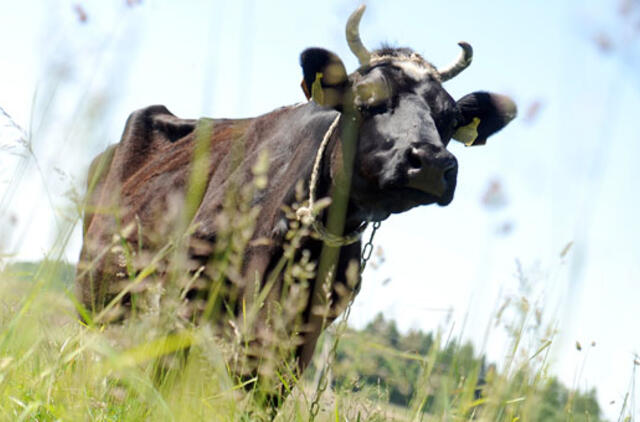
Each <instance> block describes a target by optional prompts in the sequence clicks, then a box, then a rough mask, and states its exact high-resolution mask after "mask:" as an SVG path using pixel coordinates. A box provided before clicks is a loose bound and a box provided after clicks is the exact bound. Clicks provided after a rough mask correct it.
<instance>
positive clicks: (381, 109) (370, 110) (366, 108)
mask: <svg viewBox="0 0 640 422" xmlns="http://www.w3.org/2000/svg"><path fill="white" fill-rule="evenodd" d="M388 108H389V105H388V101H385V102H382V103H379V104H374V105H368V104H366V105H359V106H358V110H360V112H361V113H366V114H382V113H386V112H387V109H388Z"/></svg>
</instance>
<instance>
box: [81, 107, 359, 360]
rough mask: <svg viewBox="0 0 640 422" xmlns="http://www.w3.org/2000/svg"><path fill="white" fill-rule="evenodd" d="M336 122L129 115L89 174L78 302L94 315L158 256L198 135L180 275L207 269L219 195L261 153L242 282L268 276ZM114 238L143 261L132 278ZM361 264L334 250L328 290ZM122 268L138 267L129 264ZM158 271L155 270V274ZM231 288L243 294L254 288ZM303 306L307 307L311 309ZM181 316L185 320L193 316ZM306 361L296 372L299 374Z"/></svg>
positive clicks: (175, 218) (283, 113)
mask: <svg viewBox="0 0 640 422" xmlns="http://www.w3.org/2000/svg"><path fill="white" fill-rule="evenodd" d="M336 115H337V112H335V111H333V110H327V109H324V108H322V107H319V106H318V105H316V104H315V103H313V102H309V103H306V104H299V105H293V106H289V107H282V108H280V109H277V110H275V111H273V112H271V113H268V114H265V115H263V116H259V117H256V118H253V119H239V120H227V119H220V120H214V119H201V120H199V121H195V120H185V119H179V118H177V117H175V116H174V115H173V114H171V113H170V112H169V111H168V110H167V109H166V108H165V107H163V106H151V107H148V108H146V109H142V110H139V111H136V112H134V113H133V114H132V115H131V116H130V118H129V120H128V121H127V125H126V127H125V130H124V134H123V137H122V140H121V142H120V143H119V144H117V145H115V146H112V147H110V148H109V149H108V150H107V151H105V152H104V153H103V154H101V155H100V156H98V157H97V158H96V159H95V160H94V163H93V164H92V170H91V171H90V182H91V178H92V177H93V178H95V180H94V183H95V186H94V189H93V192H92V193H91V195H90V196H89V201H88V203H89V211H87V213H86V215H85V242H84V245H83V249H82V253H81V257H80V263H81V265H80V268H79V273H80V274H81V275H80V277H78V280H77V287H78V295H79V297H80V299H81V302H82V303H83V304H84V306H86V307H87V308H88V309H90V310H92V311H93V312H94V313H97V312H99V311H100V310H101V309H102V308H103V307H104V306H105V304H107V303H109V302H110V301H111V300H112V299H113V298H114V297H115V296H116V295H117V294H118V293H120V292H121V291H122V290H123V288H125V286H126V285H127V284H129V283H130V282H131V278H132V275H134V276H135V274H136V273H138V272H139V271H140V270H141V269H142V268H141V267H142V266H144V265H149V263H150V262H151V261H152V258H153V255H154V254H156V253H158V252H159V251H160V250H161V249H162V248H163V247H164V246H166V244H167V242H168V241H169V240H170V235H171V234H172V233H171V231H172V230H173V229H174V228H175V227H176V225H178V224H179V220H180V218H181V213H180V212H179V211H180V208H179V207H181V206H182V205H183V203H184V200H185V195H186V190H187V186H188V182H189V180H190V179H189V177H190V171H191V168H192V167H191V163H192V159H193V151H194V147H195V145H196V143H197V137H198V136H199V131H198V130H197V128H198V127H200V128H205V129H203V130H202V132H201V133H203V135H202V136H207V137H209V139H210V141H209V142H210V146H211V150H210V155H209V157H210V159H209V174H208V176H207V182H206V189H205V191H204V194H203V196H202V201H201V202H200V205H199V206H198V207H197V211H196V212H195V215H194V216H193V218H192V219H191V220H190V221H189V225H190V226H191V227H192V228H193V229H194V230H195V232H194V233H193V234H191V236H190V238H189V239H190V240H188V241H187V245H186V247H185V249H186V253H187V258H188V261H187V264H186V265H187V268H186V270H187V271H190V272H192V273H195V272H196V271H197V270H198V268H200V267H201V266H206V265H207V261H208V260H209V259H210V258H211V255H212V254H213V247H214V243H215V240H216V233H217V232H218V231H219V230H220V227H219V226H218V225H219V224H220V223H219V222H218V221H216V218H217V217H219V215H220V211H221V209H222V208H223V201H224V198H225V194H226V193H227V192H228V189H229V187H230V186H232V185H233V186H234V189H235V188H236V187H237V186H243V185H246V184H249V183H251V182H252V178H253V174H252V172H251V167H252V166H253V165H254V164H255V162H256V159H257V157H258V156H259V154H260V152H261V151H267V153H268V156H269V157H270V159H269V170H268V174H267V177H268V184H267V186H266V187H265V188H264V189H261V190H259V191H257V192H256V193H255V195H254V197H253V200H252V205H253V206H257V207H259V214H258V216H257V222H258V224H257V225H256V229H255V231H254V233H253V236H252V239H254V240H257V242H254V243H256V244H249V245H248V246H247V249H246V259H245V262H244V265H243V277H244V278H245V279H246V280H248V279H249V278H251V275H253V274H260V275H261V277H262V276H263V275H266V274H269V271H270V270H271V269H272V268H273V267H274V265H275V264H276V263H277V261H278V260H279V259H280V258H281V256H282V244H283V242H284V235H285V234H286V231H287V224H288V222H287V220H286V218H285V215H284V212H283V210H282V206H283V205H288V204H291V203H293V202H294V200H295V187H296V183H297V182H298V181H308V180H309V178H310V174H311V170H312V164H313V158H314V156H315V153H316V151H317V149H318V145H319V144H320V142H321V140H322V138H323V135H324V134H325V132H326V131H327V128H328V127H329V126H330V125H331V123H332V121H333V120H334V119H335V117H336ZM337 136H338V134H337V133H336V135H335V137H336V138H337ZM334 144H335V140H331V142H330V145H334ZM234 146H235V147H236V148H238V151H241V153H242V156H243V158H242V159H241V160H240V161H239V162H238V163H234V160H236V159H237V157H236V158H234V153H233V151H232V150H233V149H234ZM334 153H335V150H334V148H330V149H329V151H327V154H334ZM236 166H237V167H236ZM328 172H329V169H328V167H327V165H326V164H325V165H324V166H323V167H322V168H321V174H323V175H325V176H326V177H323V178H321V180H323V181H322V183H321V185H320V186H319V189H318V194H319V196H320V197H322V196H324V195H325V194H326V192H327V188H328V186H327V181H328V180H329V177H328ZM132 225H133V226H132ZM355 225H357V222H356V221H351V222H348V226H355ZM127 227H129V229H127ZM131 227H133V228H131ZM114 234H121V235H123V236H124V237H123V239H122V240H125V241H126V243H127V244H128V246H129V248H130V250H131V251H133V253H134V254H136V253H138V254H139V252H138V251H140V250H142V255H143V256H146V257H147V260H146V261H142V262H141V264H140V265H138V266H137V267H136V268H135V269H134V270H133V272H134V274H131V271H130V268H128V264H127V256H126V254H125V253H124V251H123V250H122V248H120V247H119V246H118V245H119V244H120V239H119V240H118V241H117V242H114ZM141 234H142V236H141ZM265 239H268V241H264V240H265ZM174 240H175V239H174ZM260 240H262V241H260ZM114 246H115V248H114ZM321 248H322V243H321V242H320V241H318V240H316V239H313V238H311V237H309V238H306V239H305V241H304V243H303V245H302V247H301V249H306V250H308V251H310V253H311V256H312V258H313V260H315V259H316V258H317V257H318V256H319V254H320V251H321ZM359 254H360V242H355V243H353V244H351V245H348V246H345V247H343V248H342V251H341V254H340V260H339V262H338V264H337V269H338V270H337V272H336V283H335V284H334V286H336V285H339V284H343V285H344V284H346V283H345V281H346V276H345V274H344V273H345V270H346V267H347V265H348V263H349V262H350V261H353V262H355V263H356V264H357V265H359V260H358V259H359ZM130 260H131V261H132V262H138V261H137V260H136V259H135V257H134V258H132V259H130ZM166 265H167V264H166V263H164V264H160V267H161V268H164V267H165V266H166ZM134 266H135V265H134ZM165 276H166V274H163V272H162V270H158V271H156V272H155V274H154V276H152V277H149V280H150V281H148V282H147V281H143V282H142V283H141V284H142V286H144V285H149V284H151V283H152V281H151V280H153V282H157V281H158V279H161V280H162V279H163V277H165ZM202 278H204V275H202ZM162 281H163V282H164V280H162ZM236 287H237V288H239V289H245V288H248V287H252V286H248V287H247V286H236ZM209 289H210V286H209V285H206V284H205V285H203V284H202V283H196V284H195V285H194V286H193V288H192V289H190V291H188V292H187V294H186V296H187V297H189V298H196V297H197V299H194V300H199V301H206V297H207V293H208V290H209ZM134 290H135V291H137V292H140V291H143V290H144V288H143V287H136V289H134ZM280 290H281V286H279V285H276V286H274V288H273V291H274V292H280ZM238 294H240V295H241V294H242V293H238ZM341 299H343V298H341V297H340V294H339V293H338V292H336V291H334V292H333V294H332V300H331V304H332V309H331V311H330V312H329V314H328V315H327V318H328V322H330V321H331V320H333V319H334V318H335V316H336V315H338V314H339V313H340V312H341V310H342V309H343V307H344V305H345V301H344V300H341ZM308 303H309V306H311V302H308ZM123 304H124V307H121V308H120V309H119V311H121V312H123V311H124V312H126V311H128V309H127V307H130V306H131V303H130V295H127V296H125V297H124V298H123ZM196 307H197V306H196ZM309 312H310V310H309V309H305V310H304V311H303V312H302V314H303V315H308V314H309ZM117 316H120V315H117ZM186 316H187V317H192V316H193V310H190V311H189V313H188V315H186ZM320 328H321V327H319V326H318V327H313V328H312V327H306V330H307V331H308V333H309V337H308V338H309V340H310V341H313V342H314V344H315V340H316V339H317V336H318V335H319V332H320ZM309 357H310V356H308V357H307V358H306V359H305V360H304V362H302V361H301V362H299V364H300V365H301V366H302V367H304V366H306V364H307V363H308V358H309Z"/></svg>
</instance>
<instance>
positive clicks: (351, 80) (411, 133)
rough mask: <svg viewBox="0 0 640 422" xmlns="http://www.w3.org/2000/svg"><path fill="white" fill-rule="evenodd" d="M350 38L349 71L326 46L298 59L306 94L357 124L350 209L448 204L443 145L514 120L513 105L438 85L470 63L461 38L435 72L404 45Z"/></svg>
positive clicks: (450, 172)
mask: <svg viewBox="0 0 640 422" xmlns="http://www.w3.org/2000/svg"><path fill="white" fill-rule="evenodd" d="M359 11H360V15H359V16H358V15H357V13H358V11H356V13H354V15H355V20H356V22H355V24H356V31H357V23H358V22H359V19H360V16H361V14H362V11H363V9H359ZM354 15H352V18H351V19H350V24H351V25H353V22H352V21H353V20H354ZM351 29H352V30H353V28H351ZM347 33H348V34H349V24H348V25H347ZM349 41H350V47H351V49H352V50H353V51H354V53H356V55H358V57H359V59H360V62H361V66H360V68H359V69H358V70H356V71H355V72H353V73H352V74H351V75H347V73H346V70H345V67H344V65H343V63H342V61H341V60H340V58H339V57H338V56H336V55H335V54H334V53H331V52H330V51H327V50H325V49H320V48H310V49H307V50H305V51H304V52H303V53H302V55H301V58H300V61H301V65H302V68H303V73H304V81H303V89H304V91H305V93H306V94H307V96H308V97H312V98H313V100H314V101H316V102H318V103H320V104H322V105H325V106H327V107H334V108H335V109H337V110H339V111H344V112H345V113H353V114H355V115H357V118H358V121H359V122H360V128H359V131H358V140H357V142H358V145H357V153H356V157H355V162H354V173H353V180H352V194H351V202H352V204H353V206H354V207H355V210H354V211H355V212H357V213H358V217H359V218H360V219H367V220H382V219H384V218H386V217H388V216H389V214H391V213H398V212H403V211H406V210H408V209H410V208H412V207H415V206H417V205H426V204H432V203H438V204H439V205H447V204H449V203H450V202H451V200H452V199H453V194H454V191H455V186H456V175H457V171H458V164H457V160H456V158H455V157H454V156H453V154H452V153H451V152H449V151H448V150H447V149H446V148H447V145H448V144H449V141H450V140H451V139H452V138H453V139H456V140H459V141H461V142H464V143H465V144H467V145H482V144H484V143H485V142H486V139H487V137H488V136H490V135H491V134H493V133H495V132H496V131H498V130H500V129H501V128H502V127H504V126H505V125H506V124H507V123H508V122H509V121H510V120H511V119H513V118H514V117H515V114H516V107H515V104H514V103H513V101H511V100H510V99H509V98H508V97H505V96H501V95H496V94H490V93H486V92H475V93H472V94H469V95H466V96H464V97H463V98H461V99H460V100H459V101H455V100H454V99H453V98H452V97H451V96H450V95H449V94H448V93H447V91H445V89H444V88H443V87H442V82H443V81H444V80H446V79H449V78H451V77H453V76H455V75H456V74H457V73H459V72H460V71H461V70H462V69H464V68H465V67H466V66H467V65H468V64H469V63H470V61H471V54H472V52H471V47H470V46H469V45H468V44H466V43H461V47H462V48H463V54H462V55H461V57H460V58H459V59H458V61H457V62H456V63H454V64H453V65H452V66H449V67H447V68H446V69H445V70H444V71H442V70H438V69H436V68H435V67H434V66H432V65H431V64H430V63H428V62H427V61H425V60H424V59H423V58H422V57H420V56H419V55H418V54H416V53H415V52H413V51H412V50H410V49H406V48H400V49H394V48H383V49H381V50H377V51H374V52H372V53H369V52H368V51H367V50H366V49H364V47H363V46H362V44H361V43H360V42H359V36H358V35H357V32H356V36H355V41H353V40H349ZM352 42H355V43H356V44H357V45H355V46H354V45H351V43H352ZM358 43H359V44H358ZM363 49H364V51H363Z"/></svg>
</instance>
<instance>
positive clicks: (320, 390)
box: [309, 221, 382, 422]
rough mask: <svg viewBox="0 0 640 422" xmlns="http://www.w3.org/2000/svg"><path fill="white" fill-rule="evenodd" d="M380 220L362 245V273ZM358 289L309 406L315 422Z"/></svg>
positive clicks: (340, 325) (337, 330)
mask: <svg viewBox="0 0 640 422" xmlns="http://www.w3.org/2000/svg"><path fill="white" fill-rule="evenodd" d="M380 224H382V223H381V222H380V221H376V222H375V223H373V227H372V230H371V236H369V240H368V241H367V243H365V245H364V246H363V247H362V252H361V254H360V274H361V275H362V273H363V272H364V269H365V267H366V266H367V262H369V259H370V258H371V255H372V253H373V238H374V236H375V235H376V231H378V229H379V228H380ZM355 293H356V291H355V290H354V291H352V292H351V295H350V297H349V301H348V302H347V308H346V309H345V311H344V314H342V319H341V320H340V323H339V324H338V326H337V327H336V329H335V338H334V339H333V344H332V345H331V350H330V351H329V354H328V356H327V360H326V362H325V365H324V368H322V369H321V371H322V372H320V379H319V380H318V386H317V388H316V392H315V394H314V397H313V401H312V402H311V406H310V407H309V421H310V422H313V421H314V420H315V418H316V416H318V412H319V411H320V398H321V397H322V394H324V392H325V390H326V389H327V387H328V384H329V377H328V376H327V374H328V372H329V370H330V369H331V367H332V366H333V362H334V361H335V359H336V355H337V352H338V344H339V343H340V338H342V334H344V331H345V330H346V329H347V321H348V320H349V315H351V304H352V303H353V299H354V296H355Z"/></svg>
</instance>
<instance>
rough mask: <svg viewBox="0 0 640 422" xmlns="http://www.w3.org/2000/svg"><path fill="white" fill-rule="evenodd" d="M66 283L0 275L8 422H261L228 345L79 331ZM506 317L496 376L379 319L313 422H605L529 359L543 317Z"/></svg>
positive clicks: (543, 357) (462, 354) (38, 269)
mask: <svg viewBox="0 0 640 422" xmlns="http://www.w3.org/2000/svg"><path fill="white" fill-rule="evenodd" d="M70 269H71V267H70V266H69V264H66V263H64V262H55V261H47V262H43V263H41V264H26V265H19V266H15V265H14V266H11V265H10V266H7V267H6V268H5V270H4V271H3V272H2V273H0V297H1V298H2V299H1V300H0V420H7V421H15V420H38V421H40V420H43V421H55V420H69V421H76V420H96V421H103V420H104V421H116V420H117V421H139V420H167V421H191V420H194V421H197V420H221V421H236V420H260V419H266V418H267V415H266V412H265V410H264V409H263V407H262V406H260V405H259V400H257V397H259V394H260V391H259V386H258V387H256V388H254V389H253V390H252V389H251V388H245V387H246V386H243V385H242V383H240V382H238V381H237V380H234V378H233V377H232V376H231V375H230V374H229V371H228V368H227V363H226V362H227V361H226V359H227V358H226V356H227V354H226V352H227V349H228V348H229V345H228V344H224V342H223V341H222V340H220V339H219V338H218V337H217V336H215V335H214V334H213V330H211V329H210V328H209V327H208V326H207V325H206V324H203V325H200V326H195V327H188V328H184V329H182V330H179V331H176V330H167V326H166V321H165V320H164V319H163V318H162V317H158V316H153V317H151V316H148V315H140V316H138V317H136V318H132V319H131V320H128V321H126V322H124V323H122V324H112V325H106V326H100V325H96V326H92V327H88V326H85V325H84V324H82V323H81V322H80V320H79V318H78V316H77V312H76V307H75V305H74V299H73V295H72V293H70V292H69V290H68V288H69V287H70V285H69V284H68V282H69V280H68V277H69V274H70ZM61 277H65V278H66V280H64V279H61ZM509 303H510V305H508V307H507V308H508V309H511V310H512V311H513V312H512V313H511V315H512V317H511V318H510V319H509V320H508V321H507V320H505V321H503V322H502V323H503V324H505V325H508V326H509V327H510V328H511V330H512V331H511V333H512V336H511V342H512V344H511V348H512V352H513V353H512V355H511V357H510V358H507V359H506V360H505V361H504V362H500V364H499V365H498V368H500V369H499V370H495V369H494V367H493V366H491V365H487V364H485V362H484V359H483V358H482V357H480V356H477V355H476V354H475V353H474V351H473V347H471V346H470V345H469V344H463V343H459V342H457V341H455V340H449V341H448V342H446V341H445V340H444V338H443V336H442V335H440V334H437V333H436V334H424V333H419V332H413V333H407V334H402V333H399V332H398V331H397V330H396V329H395V325H394V324H393V323H392V322H390V321H385V320H384V318H382V317H378V319H376V320H375V321H373V322H372V323H371V324H369V326H368V327H367V328H365V329H364V330H361V331H356V330H353V329H348V330H346V331H345V332H344V333H342V334H341V338H340V339H339V340H340V343H339V344H340V347H339V348H338V351H337V356H336V359H335V360H333V364H332V365H331V367H330V368H329V372H330V379H331V380H332V381H331V382H330V383H329V388H328V389H327V391H326V392H325V393H324V394H323V395H321V399H320V412H319V415H318V418H317V420H321V421H335V420H340V421H344V420H349V421H356V420H361V421H365V420H366V421H372V420H374V421H375V420H378V421H384V420H399V421H418V420H422V421H436V420H438V421H440V420H472V419H473V420H481V421H598V420H600V418H599V409H598V406H597V403H596V401H595V397H594V392H587V393H580V392H574V391H570V390H569V389H567V388H566V387H563V386H562V385H561V384H560V383H558V382H557V380H555V379H554V378H553V377H552V376H550V375H549V374H548V366H547V356H548V353H549V350H550V346H551V343H550V341H546V342H542V343H540V347H539V348H538V349H537V350H526V349H525V348H524V347H523V346H522V345H523V344H525V343H528V341H529V340H530V339H527V338H525V336H527V335H530V333H533V336H538V335H539V334H540V333H541V332H542V331H544V330H542V328H541V327H539V328H540V329H535V327H534V328H532V327H533V325H532V324H534V325H535V324H536V322H535V321H536V319H535V318H534V313H535V310H533V309H530V307H529V306H528V305H526V303H527V302H526V300H525V299H524V298H520V300H519V301H516V300H512V301H510V302H509ZM508 309H507V310H508ZM507 310H505V311H503V312H502V318H503V319H504V318H506V317H505V316H504V315H505V314H507V313H508V312H507ZM541 330H542V331H541ZM545 330H546V329H545ZM333 335H335V330H332V329H330V330H329V333H328V335H327V336H325V339H324V340H321V341H320V343H319V347H318V350H317V354H316V358H315V359H314V364H313V365H312V367H311V368H309V370H308V371H307V372H306V373H305V375H304V377H303V378H302V380H300V381H299V383H298V385H297V386H296V387H293V386H291V388H292V392H291V394H290V395H289V398H288V399H287V401H286V402H285V404H284V406H283V407H282V409H281V411H280V414H279V415H278V418H277V420H281V421H290V420H300V421H306V420H308V419H309V409H310V402H311V400H312V397H314V393H315V392H316V391H315V389H316V385H317V384H316V382H317V378H318V370H319V369H318V368H322V367H323V366H324V362H325V361H326V359H327V353H326V350H327V349H328V347H325V346H326V345H329V346H330V345H331V344H333V342H334V340H335V339H334V338H333V337H332V336H333ZM536 340H539V339H537V338H536ZM186 346H190V347H191V348H190V353H189V354H188V358H187V359H186V362H185V363H183V364H176V365H173V366H171V365H165V372H164V373H163V375H162V376H161V377H160V378H159V377H158V375H157V374H158V372H157V364H158V362H159V361H160V359H161V358H162V357H166V356H169V357H171V356H173V357H175V353H174V352H176V351H179V350H182V349H183V348H184V347H186ZM165 363H166V362H165ZM325 369H326V368H325ZM479 378H482V379H483V381H482V383H481V384H482V385H481V386H480V387H481V388H482V393H481V395H478V393H477V389H478V388H479V386H478V379H479ZM251 382H252V380H247V381H246V382H245V383H246V384H247V385H249V386H250V385H251ZM247 390H248V392H247Z"/></svg>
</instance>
